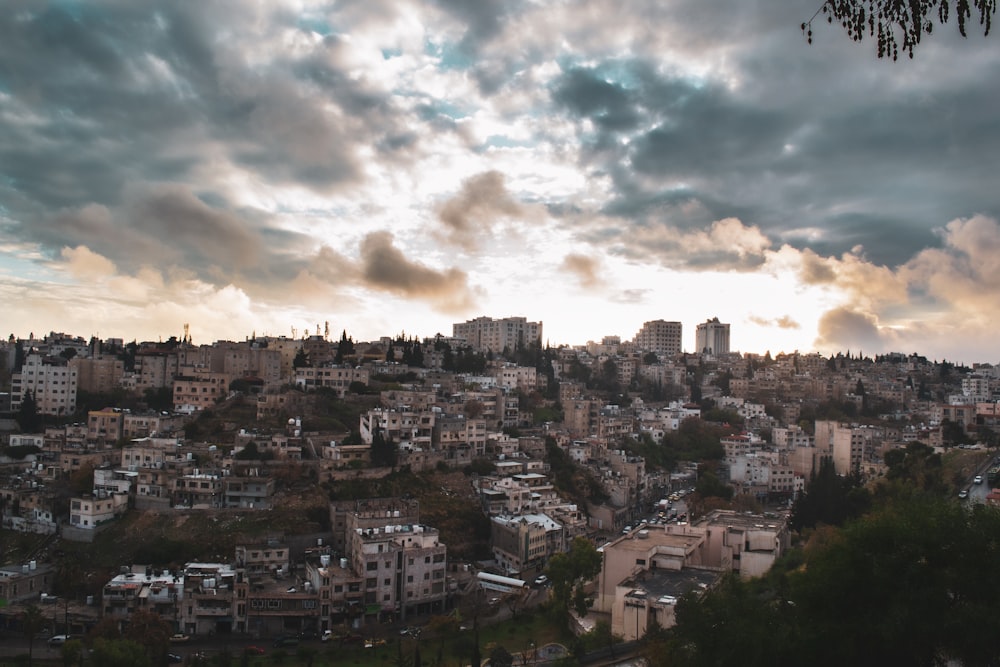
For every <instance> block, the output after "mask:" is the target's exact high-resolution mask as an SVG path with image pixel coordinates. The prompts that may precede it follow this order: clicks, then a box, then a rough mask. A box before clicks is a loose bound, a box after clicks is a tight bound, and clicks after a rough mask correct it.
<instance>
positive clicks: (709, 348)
mask: <svg viewBox="0 0 1000 667" xmlns="http://www.w3.org/2000/svg"><path fill="white" fill-rule="evenodd" d="M694 346H695V352H698V353H699V354H729V325H728V324H723V323H722V322H720V321H719V318H718V317H713V318H712V319H710V320H706V321H704V322H702V323H701V324H699V325H698V326H697V327H695V332H694Z"/></svg>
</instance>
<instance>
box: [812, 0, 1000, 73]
mask: <svg viewBox="0 0 1000 667" xmlns="http://www.w3.org/2000/svg"><path fill="white" fill-rule="evenodd" d="M973 10H974V11H973ZM996 10H997V4H996V0H955V1H954V2H953V3H952V2H950V1H949V0H907V1H906V2H903V1H902V0H826V1H825V2H824V3H823V4H822V6H820V8H819V9H818V10H816V13H815V14H814V15H813V17H812V18H811V19H809V20H808V21H806V22H805V23H803V24H802V32H803V33H804V34H805V35H806V39H807V41H808V42H809V43H810V44H812V22H813V21H814V20H815V19H816V17H817V16H819V15H820V14H823V15H824V16H826V20H827V23H833V22H834V21H837V22H838V23H840V25H841V26H843V28H844V30H846V31H847V35H848V36H849V37H850V38H851V39H853V40H854V41H855V42H860V41H862V40H864V39H865V38H866V37H868V38H870V39H875V40H876V46H877V52H878V57H879V58H892V59H893V60H897V59H898V58H899V53H900V51H902V52H903V53H905V54H906V55H907V56H909V57H910V58H913V50H914V48H916V46H917V45H918V44H920V40H921V38H922V37H923V36H924V35H925V34H926V35H930V34H931V32H932V31H933V28H934V24H935V23H939V24H940V25H942V26H943V25H945V24H946V23H948V21H949V20H951V19H952V12H953V11H954V19H955V21H956V22H957V23H958V32H959V33H960V34H961V35H962V37H966V36H967V35H966V25H967V23H968V21H969V19H977V20H978V21H979V25H980V26H982V30H983V35H984V36H985V35H989V34H990V28H991V27H992V21H993V15H994V14H995V13H996ZM900 39H902V43H900Z"/></svg>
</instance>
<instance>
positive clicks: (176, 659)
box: [167, 653, 184, 665]
mask: <svg viewBox="0 0 1000 667" xmlns="http://www.w3.org/2000/svg"><path fill="white" fill-rule="evenodd" d="M167 662H169V663H170V664H172V665H179V664H181V663H182V662H184V657H183V656H180V655H177V654H176V653H168V654H167Z"/></svg>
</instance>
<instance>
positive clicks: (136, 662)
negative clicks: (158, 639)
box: [90, 637, 153, 667]
mask: <svg viewBox="0 0 1000 667" xmlns="http://www.w3.org/2000/svg"><path fill="white" fill-rule="evenodd" d="M90 662H91V664H94V665H100V666H101V667H152V665H153V662H152V661H151V660H150V659H149V656H148V655H146V650H145V648H144V647H143V646H142V644H139V643H138V642H135V641H132V640H129V639H105V638H103V637H98V638H97V639H95V640H94V647H93V649H92V653H91V654H90Z"/></svg>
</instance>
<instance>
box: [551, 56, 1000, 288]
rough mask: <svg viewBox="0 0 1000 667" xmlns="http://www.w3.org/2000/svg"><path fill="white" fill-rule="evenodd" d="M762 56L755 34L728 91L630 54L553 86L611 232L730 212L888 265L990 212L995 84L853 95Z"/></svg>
mask: <svg viewBox="0 0 1000 667" xmlns="http://www.w3.org/2000/svg"><path fill="white" fill-rule="evenodd" d="M768 48H770V46H769V40H768V39H762V40H761V42H760V45H759V47H758V48H756V50H755V49H754V48H751V47H750V46H749V45H747V46H746V47H744V50H745V51H746V53H747V59H746V60H747V63H748V64H747V65H746V67H747V72H746V77H745V78H744V77H741V76H740V71H739V69H737V70H736V74H735V75H734V76H735V77H736V78H742V81H741V85H740V86H733V85H731V84H729V83H727V82H723V81H721V80H713V79H712V78H711V77H702V78H695V77H687V76H680V75H678V74H672V73H671V72H670V71H669V70H664V69H660V70H657V69H655V68H654V67H653V66H652V61H649V60H646V59H640V58H634V59H632V60H621V59H607V60H605V61H603V62H600V61H598V62H597V63H596V64H595V63H594V61H593V59H590V60H589V61H588V64H587V66H570V67H567V68H565V70H564V72H563V74H562V75H561V76H560V77H559V78H558V79H557V80H556V81H555V82H554V83H553V85H552V86H551V99H552V102H553V104H554V105H555V107H556V108H557V109H561V110H562V112H563V113H564V114H566V115H567V116H568V117H570V118H572V119H574V120H576V121H578V125H577V127H578V137H579V139H580V142H581V144H580V145H581V152H580V155H581V160H582V165H581V166H583V167H584V168H586V169H587V170H588V171H589V172H590V173H592V174H594V175H603V176H606V177H608V178H610V179H611V182H612V184H613V186H614V193H613V195H612V197H611V199H610V200H609V201H607V202H606V203H605V205H604V206H603V208H602V212H603V213H604V214H606V215H609V216H614V217H616V218H618V219H619V221H620V225H621V227H622V230H623V236H627V235H628V232H627V228H628V227H630V226H631V225H635V224H638V225H649V224H663V225H667V226H669V227H672V228H675V229H677V230H678V231H680V232H684V231H689V230H692V229H696V228H703V227H705V226H707V225H709V224H711V222H713V221H714V220H718V219H721V218H724V217H735V218H738V219H740V220H742V221H743V222H744V223H746V224H753V225H756V226H758V227H760V228H761V229H762V231H763V232H764V233H765V234H767V235H768V236H769V237H770V238H771V239H772V240H773V242H774V243H775V245H780V244H781V243H789V244H791V245H793V246H794V247H799V248H805V247H809V248H812V249H814V250H816V252H818V253H821V254H824V255H834V256H836V255H838V254H840V253H843V252H846V251H848V250H850V249H851V248H854V247H855V246H859V245H860V246H863V248H864V253H865V256H866V257H868V258H869V259H871V260H872V261H875V262H878V263H885V264H889V265H898V264H902V263H904V262H905V261H906V260H907V259H908V258H909V257H911V256H913V254H915V253H916V252H918V251H919V250H920V249H922V248H924V247H927V246H928V245H934V244H935V243H936V239H935V237H934V235H933V233H932V231H931V230H932V229H933V228H934V227H936V226H938V225H940V224H942V223H943V222H944V221H947V220H949V219H951V218H952V217H955V216H967V215H971V214H974V213H976V212H984V213H987V214H989V215H992V216H997V215H1000V204H998V203H997V202H996V201H995V198H993V197H992V196H990V195H989V194H988V193H990V190H991V188H990V186H989V185H988V184H987V183H986V181H985V180H984V179H988V178H990V175H989V174H990V171H989V170H984V169H983V165H986V164H989V163H990V161H991V159H992V158H991V157H990V156H992V155H995V154H996V153H997V152H998V150H1000V133H997V132H996V123H995V117H994V116H993V115H992V114H991V113H990V111H989V110H991V109H995V108H996V104H997V103H998V102H1000V96H998V94H997V87H996V86H981V87H962V88H958V87H956V89H955V90H953V91H948V90H947V85H946V86H945V88H944V89H942V92H941V94H937V95H928V94H927V92H926V89H923V90H920V92H919V93H918V92H911V91H910V90H908V89H906V88H905V87H902V88H901V87H899V86H897V87H896V88H895V89H890V88H889V87H886V88H884V89H880V88H879V87H878V86H877V84H876V83H874V82H873V80H874V81H877V80H878V78H877V76H876V75H878V74H881V73H873V75H872V78H871V80H862V84H861V85H860V86H857V87H858V88H859V90H857V91H851V90H849V89H848V84H847V83H846V74H843V73H840V72H834V71H833V68H831V71H830V77H829V80H828V83H829V88H830V90H828V91H827V90H823V88H822V87H820V88H818V89H817V87H816V86H815V85H813V84H812V83H806V82H803V81H799V80H798V79H797V77H800V76H801V75H800V74H799V72H798V70H797V69H796V68H795V67H794V66H785V61H783V60H778V59H777V55H776V54H773V53H769V52H768ZM848 55H850V54H848ZM768 56H771V57H772V58H773V59H772V60H767V61H765V58H766V57H768ZM803 56H804V57H805V58H810V57H812V56H811V53H810V52H808V51H806V52H805V53H804V54H803ZM740 62H742V61H741V60H740V59H735V58H734V63H740ZM765 62H766V63H767V67H768V68H769V70H768V71H767V75H768V76H767V78H763V79H761V87H760V88H759V89H758V88H757V85H758V84H757V80H756V79H754V78H753V76H751V75H750V70H751V69H753V70H756V72H757V75H758V76H759V75H760V74H759V73H760V72H761V71H762V70H763V69H764V63H765ZM871 66H872V67H873V68H874V67H876V65H871ZM979 67H982V65H979ZM886 80H887V81H888V80H890V79H886ZM782 81H788V84H787V85H786V86H785V87H784V88H782V87H781V86H780V85H778V82H782ZM796 85H798V86H800V88H796ZM806 90H807V91H809V92H810V93H811V92H812V91H815V90H818V91H819V92H816V93H815V98H816V99H812V98H810V97H808V96H807V95H806V94H805V92H804V91H806ZM914 90H917V89H916V88H914ZM809 228H812V229H822V230H823V233H822V234H821V235H810V234H806V233H803V232H802V231H801V230H803V229H809ZM691 266H692V268H696V266H695V265H693V264H692V265H691Z"/></svg>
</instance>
